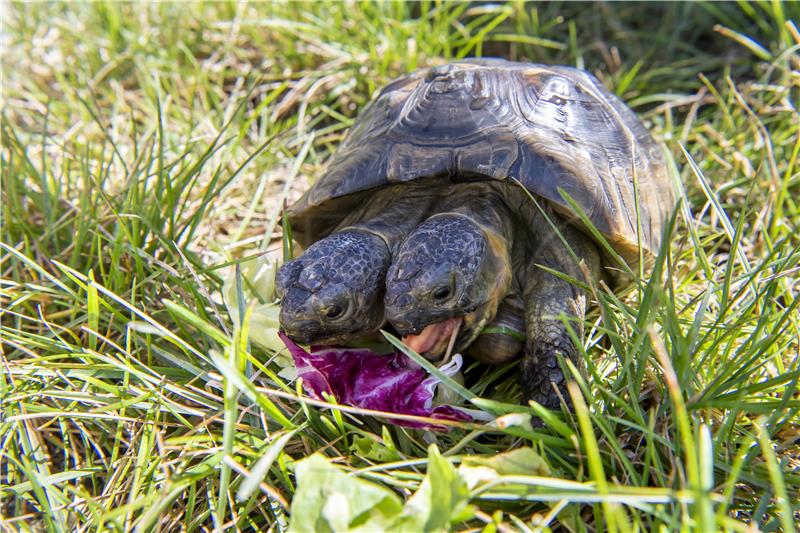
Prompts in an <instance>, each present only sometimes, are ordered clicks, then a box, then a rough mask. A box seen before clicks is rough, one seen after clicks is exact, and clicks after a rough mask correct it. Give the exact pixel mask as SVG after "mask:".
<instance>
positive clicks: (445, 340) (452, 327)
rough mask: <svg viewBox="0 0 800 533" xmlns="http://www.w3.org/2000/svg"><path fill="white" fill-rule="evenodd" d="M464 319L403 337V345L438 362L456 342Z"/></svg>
mask: <svg viewBox="0 0 800 533" xmlns="http://www.w3.org/2000/svg"><path fill="white" fill-rule="evenodd" d="M462 320H463V317H460V316H459V317H456V318H449V319H447V320H443V321H442V322H437V323H435V324H430V325H428V326H426V327H425V329H423V330H422V331H421V332H419V334H417V335H408V336H407V337H403V343H404V344H405V345H406V346H408V347H409V348H411V349H412V350H414V351H415V352H417V353H418V354H420V355H422V356H423V357H425V358H426V359H432V360H437V359H439V358H440V357H441V356H442V355H443V354H445V351H446V350H447V349H448V348H450V350H452V344H453V343H454V341H455V338H454V337H455V336H456V335H457V333H458V329H459V327H460V326H461V322H462Z"/></svg>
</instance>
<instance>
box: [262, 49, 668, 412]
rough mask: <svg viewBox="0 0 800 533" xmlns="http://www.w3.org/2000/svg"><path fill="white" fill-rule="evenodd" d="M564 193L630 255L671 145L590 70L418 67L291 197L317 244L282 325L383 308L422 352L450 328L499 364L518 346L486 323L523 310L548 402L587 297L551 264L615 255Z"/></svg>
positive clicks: (375, 314) (295, 282)
mask: <svg viewBox="0 0 800 533" xmlns="http://www.w3.org/2000/svg"><path fill="white" fill-rule="evenodd" d="M571 203H574V205H576V206H577V208H578V209H579V210H580V211H582V213H583V214H584V215H585V217H586V218H587V219H588V220H589V221H590V222H591V224H592V225H593V226H594V228H596V229H597V230H599V231H600V232H601V233H602V234H603V236H604V238H605V239H606V241H607V242H608V243H609V244H610V245H611V246H612V247H613V249H614V250H615V251H616V253H617V254H618V255H619V256H621V257H622V258H624V259H625V261H627V262H628V264H629V265H631V266H635V265H636V264H637V263H638V261H639V260H640V256H641V257H645V258H647V257H648V256H650V255H651V254H652V253H654V252H655V251H657V250H658V248H659V245H660V241H661V233H662V228H663V226H664V224H665V221H666V219H667V217H668V215H669V214H670V213H671V210H672V208H673V206H674V194H673V189H672V186H671V182H670V178H669V173H668V170H667V167H666V165H665V162H664V157H663V153H662V150H661V147H660V146H659V145H658V144H657V143H656V142H655V141H654V140H653V138H652V137H651V136H650V134H649V133H648V131H647V130H646V129H645V127H644V126H643V125H642V124H641V122H639V120H638V119H637V118H636V116H635V115H634V113H633V112H632V111H631V110H630V109H629V108H627V107H626V106H625V105H624V104H623V103H622V102H621V101H620V100H619V99H618V98H617V97H615V96H614V95H612V94H610V93H609V92H608V90H607V89H606V88H605V87H604V86H603V85H602V84H601V83H600V82H599V81H598V80H597V79H596V78H594V77H593V76H592V75H590V74H588V73H586V72H584V71H582V70H578V69H574V68H570V67H555V66H543V65H534V64H528V63H515V62H509V61H503V60H465V61H459V62H457V63H452V64H448V65H444V66H441V67H435V68H430V69H424V70H420V71H417V72H415V73H412V74H409V75H408V76H405V77H403V78H400V79H398V80H396V81H394V82H392V83H391V84H389V85H388V86H387V87H385V88H384V89H383V90H382V91H381V92H380V94H379V95H378V97H377V98H376V99H375V100H374V101H373V102H372V103H371V104H370V105H369V106H368V107H367V108H366V109H365V110H364V112H363V113H362V114H361V116H360V117H359V119H358V120H357V121H356V123H355V125H354V126H353V128H352V130H351V131H350V133H349V135H348V137H347V139H346V140H345V142H344V143H343V144H342V146H341V147H340V148H339V150H338V152H337V153H336V155H335V156H334V157H333V159H332V161H331V163H330V166H329V168H328V170H327V172H326V173H325V174H324V175H323V176H322V178H321V179H320V180H319V181H318V182H317V183H316V184H315V185H314V186H313V187H312V188H311V189H310V190H309V191H307V192H306V194H305V195H304V196H303V197H302V198H301V199H300V200H299V201H297V202H296V203H295V204H294V205H292V206H291V207H290V209H289V218H290V221H291V222H292V226H293V228H294V231H295V235H297V237H298V240H299V241H300V242H301V243H302V244H304V245H307V244H311V243H315V244H313V245H312V246H311V247H310V248H308V250H307V251H306V252H305V253H304V254H303V255H302V256H301V257H299V258H298V259H296V260H294V261H291V262H289V263H287V264H286V265H284V266H283V267H282V270H281V272H280V274H279V279H278V285H279V294H280V295H281V296H282V298H283V303H282V310H281V325H282V327H283V328H284V329H285V330H286V332H287V333H288V334H289V336H290V337H293V338H295V339H296V340H300V341H304V342H318V341H321V340H331V339H335V340H343V339H345V338H347V337H352V336H356V335H360V334H363V333H367V332H371V331H375V330H376V329H377V328H379V327H380V326H381V325H382V324H383V323H384V320H385V319H384V317H386V319H388V320H389V322H390V323H391V324H392V325H393V327H394V328H395V329H396V330H397V331H398V332H399V333H400V334H401V335H403V336H405V337H406V340H407V343H408V344H409V345H410V346H411V347H412V348H414V349H416V350H417V351H418V352H420V353H423V354H424V355H426V356H427V357H429V358H433V359H435V358H437V357H440V356H441V355H442V353H443V352H444V350H445V348H446V347H447V345H448V342H447V340H448V339H449V337H450V336H451V335H457V337H456V339H455V346H454V347H455V349H456V350H462V349H464V348H466V347H467V346H469V345H470V344H472V347H471V350H470V351H471V353H472V354H473V355H476V356H477V357H478V358H479V359H482V360H485V361H488V362H500V361H505V360H507V359H509V358H510V357H513V356H514V355H516V352H517V351H518V349H519V348H520V347H521V345H520V343H516V342H513V340H512V341H510V340H509V339H511V337H508V336H507V335H505V334H503V333H502V329H498V328H493V331H495V332H497V331H501V333H492V334H486V335H483V336H481V337H479V335H480V334H481V332H482V330H483V329H484V328H485V327H486V326H487V325H489V324H492V323H493V322H492V321H493V320H494V321H495V322H494V323H500V324H501V325H506V324H512V325H513V324H518V325H519V328H518V329H520V330H521V331H522V332H523V333H524V336H525V339H526V340H525V342H524V358H523V371H522V386H523V391H524V393H525V395H526V398H530V399H534V400H536V401H538V402H540V403H542V404H544V405H547V406H550V407H554V406H556V405H557V403H558V395H557V394H555V393H554V392H555V391H554V388H553V385H556V386H557V387H559V388H560V387H562V386H563V382H564V376H563V374H562V372H561V369H560V368H559V365H558V364H557V360H558V355H559V354H561V355H562V356H564V357H567V358H573V359H574V357H575V354H576V349H575V347H574V345H573V343H572V341H571V339H570V336H569V335H568V330H567V326H565V320H564V315H566V317H567V318H568V319H572V320H568V321H566V322H567V323H569V324H571V326H572V327H573V328H574V331H575V332H576V333H577V334H578V336H579V337H580V335H582V323H583V316H584V313H585V308H586V295H585V293H584V290H583V289H581V288H580V287H579V286H577V285H575V284H572V283H569V282H568V281H566V280H565V279H564V276H556V275H554V274H553V273H552V272H551V271H556V272H561V273H563V274H564V275H565V276H566V277H567V278H571V279H575V280H585V278H586V276H587V275H588V276H589V277H591V278H597V277H600V276H603V275H607V274H608V273H609V271H610V270H611V269H609V268H604V266H603V265H609V266H610V267H612V268H613V267H615V266H616V267H618V265H613V264H610V262H609V261H608V254H604V253H601V252H600V248H599V247H598V246H597V243H595V242H594V240H593V239H592V238H591V235H592V232H590V231H587V228H586V227H585V225H584V224H583V223H582V222H581V218H580V217H579V216H577V214H576V212H575V210H574V209H573V207H572V206H571ZM332 232H333V233H332ZM640 252H641V253H640ZM542 267H544V268H542ZM498 308H500V309H501V312H500V314H499V315H498ZM455 331H457V332H458V333H455ZM476 339H477V341H476ZM562 392H563V391H562Z"/></svg>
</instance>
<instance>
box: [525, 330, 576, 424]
mask: <svg viewBox="0 0 800 533" xmlns="http://www.w3.org/2000/svg"><path fill="white" fill-rule="evenodd" d="M574 353H575V349H574V347H573V346H572V343H571V342H570V341H569V340H568V339H566V340H564V341H562V342H556V343H550V342H537V343H535V344H533V345H529V346H527V347H526V349H525V356H524V357H523V359H522V375H521V381H522V394H523V400H524V402H525V403H527V402H528V401H530V400H533V401H535V402H537V403H538V404H540V405H542V406H544V407H546V408H547V409H551V410H558V409H559V408H560V406H561V402H562V399H563V401H564V402H565V403H566V404H567V407H569V408H570V409H571V408H572V401H571V400H570V397H569V393H568V392H567V381H566V379H565V376H564V372H562V371H561V366H560V365H559V363H558V358H559V355H561V357H562V358H563V359H565V360H567V359H570V360H572V361H574V360H575V356H574Z"/></svg>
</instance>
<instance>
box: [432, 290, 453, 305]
mask: <svg viewBox="0 0 800 533" xmlns="http://www.w3.org/2000/svg"><path fill="white" fill-rule="evenodd" d="M449 297H450V287H439V288H438V289H436V290H435V291H433V299H434V300H436V301H437V302H441V301H442V300H446V299H447V298H449Z"/></svg>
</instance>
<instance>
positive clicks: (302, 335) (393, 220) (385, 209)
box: [276, 184, 445, 344]
mask: <svg viewBox="0 0 800 533" xmlns="http://www.w3.org/2000/svg"><path fill="white" fill-rule="evenodd" d="M444 190H445V189H441V188H431V187H429V186H423V185H422V184H408V185H396V186H392V187H385V188H383V189H380V190H379V191H376V193H375V194H373V195H372V196H371V197H370V198H369V199H368V201H366V202H365V203H364V204H363V205H362V206H360V208H359V209H356V210H354V211H352V212H351V213H349V214H348V215H347V216H346V217H344V219H343V220H342V222H341V223H340V224H339V226H338V229H337V230H336V231H335V232H334V233H332V234H330V235H328V236H327V237H325V238H324V239H321V240H319V241H317V242H316V243H314V244H313V245H311V246H310V247H309V248H308V249H307V250H306V251H305V252H304V253H303V254H302V255H301V256H300V257H298V258H297V259H294V260H292V261H288V262H287V263H286V264H284V265H283V266H282V267H281V268H280V270H279V271H278V276H277V279H276V285H277V292H278V295H279V297H280V298H281V300H282V301H281V313H280V323H281V328H282V329H283V330H284V331H285V332H286V334H287V335H288V336H289V337H291V338H292V339H293V340H294V341H296V342H300V343H305V344H311V343H315V344H323V343H324V344H336V343H342V342H345V341H347V340H349V339H351V338H354V337H357V336H368V335H369V334H371V333H373V332H375V331H377V330H378V329H379V328H380V327H381V326H382V325H383V323H384V312H383V296H384V290H385V284H384V281H385V277H386V271H387V269H388V268H389V265H390V263H391V259H392V253H393V252H394V251H395V249H396V248H397V246H398V245H399V243H400V242H402V240H403V238H404V237H405V236H406V234H407V233H408V232H409V231H411V230H412V229H413V228H414V227H415V226H416V225H417V223H418V222H419V221H420V220H421V219H422V218H423V217H424V216H425V214H426V213H427V210H428V208H429V207H430V206H431V205H432V204H433V203H434V202H435V201H436V200H437V198H438V197H439V195H440V194H442V193H443V191H444Z"/></svg>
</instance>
